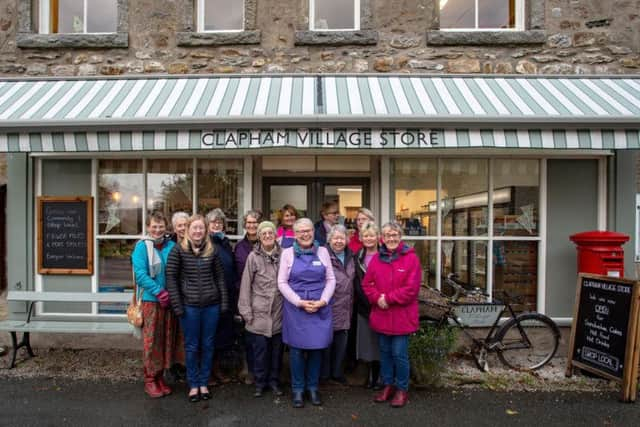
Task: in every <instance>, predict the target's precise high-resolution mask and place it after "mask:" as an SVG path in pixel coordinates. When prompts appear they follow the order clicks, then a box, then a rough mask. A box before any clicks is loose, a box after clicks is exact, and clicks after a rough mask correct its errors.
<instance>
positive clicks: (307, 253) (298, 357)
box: [278, 218, 336, 408]
mask: <svg viewBox="0 0 640 427" xmlns="http://www.w3.org/2000/svg"><path fill="white" fill-rule="evenodd" d="M293 230H294V232H295V241H294V242H293V245H292V247H290V248H287V249H284V250H283V251H282V255H281V256H280V268H279V271H278V289H280V292H281V293H282V296H284V298H285V303H284V312H283V320H282V340H283V342H284V343H285V344H288V345H289V349H290V352H289V362H290V368H291V388H292V391H293V407H294V408H302V407H303V406H304V391H305V390H307V391H309V394H310V398H311V403H312V404H313V405H315V406H319V405H322V400H321V399H320V394H319V393H318V382H319V379H320V367H321V363H322V351H323V350H324V349H325V348H327V347H329V344H331V339H332V337H333V328H332V323H331V306H330V305H329V302H330V301H331V297H332V296H333V292H334V290H335V286H336V279H335V277H334V274H333V268H332V267H331V257H330V256H329V252H328V251H327V249H326V248H324V247H322V246H319V245H318V244H317V243H314V241H313V222H311V220H310V219H309V218H301V219H299V220H297V221H296V222H295V223H294V225H293Z"/></svg>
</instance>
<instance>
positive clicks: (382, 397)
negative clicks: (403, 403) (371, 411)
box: [373, 385, 396, 403]
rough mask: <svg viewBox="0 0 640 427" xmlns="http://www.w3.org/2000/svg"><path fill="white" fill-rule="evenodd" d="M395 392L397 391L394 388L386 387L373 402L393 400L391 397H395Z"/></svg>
mask: <svg viewBox="0 0 640 427" xmlns="http://www.w3.org/2000/svg"><path fill="white" fill-rule="evenodd" d="M395 390H396V389H395V387H394V386H392V385H386V386H384V388H383V389H382V391H381V392H380V393H378V394H376V396H375V397H374V398H373V401H374V402H376V403H382V402H386V401H387V400H389V399H391V396H392V395H393V392H394V391H395Z"/></svg>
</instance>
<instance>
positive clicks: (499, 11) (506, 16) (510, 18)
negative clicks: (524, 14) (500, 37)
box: [478, 0, 516, 28]
mask: <svg viewBox="0 0 640 427" xmlns="http://www.w3.org/2000/svg"><path fill="white" fill-rule="evenodd" d="M515 6H516V0H479V1H478V27H479V28H515V26H516V7H515Z"/></svg>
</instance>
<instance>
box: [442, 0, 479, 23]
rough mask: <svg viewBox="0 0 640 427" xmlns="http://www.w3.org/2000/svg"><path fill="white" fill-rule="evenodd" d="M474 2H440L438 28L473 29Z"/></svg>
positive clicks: (452, 0)
mask: <svg viewBox="0 0 640 427" xmlns="http://www.w3.org/2000/svg"><path fill="white" fill-rule="evenodd" d="M475 9H476V2H475V0H440V28H475V27H476V11H475Z"/></svg>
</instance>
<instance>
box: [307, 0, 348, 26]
mask: <svg viewBox="0 0 640 427" xmlns="http://www.w3.org/2000/svg"><path fill="white" fill-rule="evenodd" d="M314 3H315V4H314V7H315V10H314V14H315V22H314V29H315V30H347V29H348V30H351V29H354V28H356V26H355V1H354V0H315V2H314Z"/></svg>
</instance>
